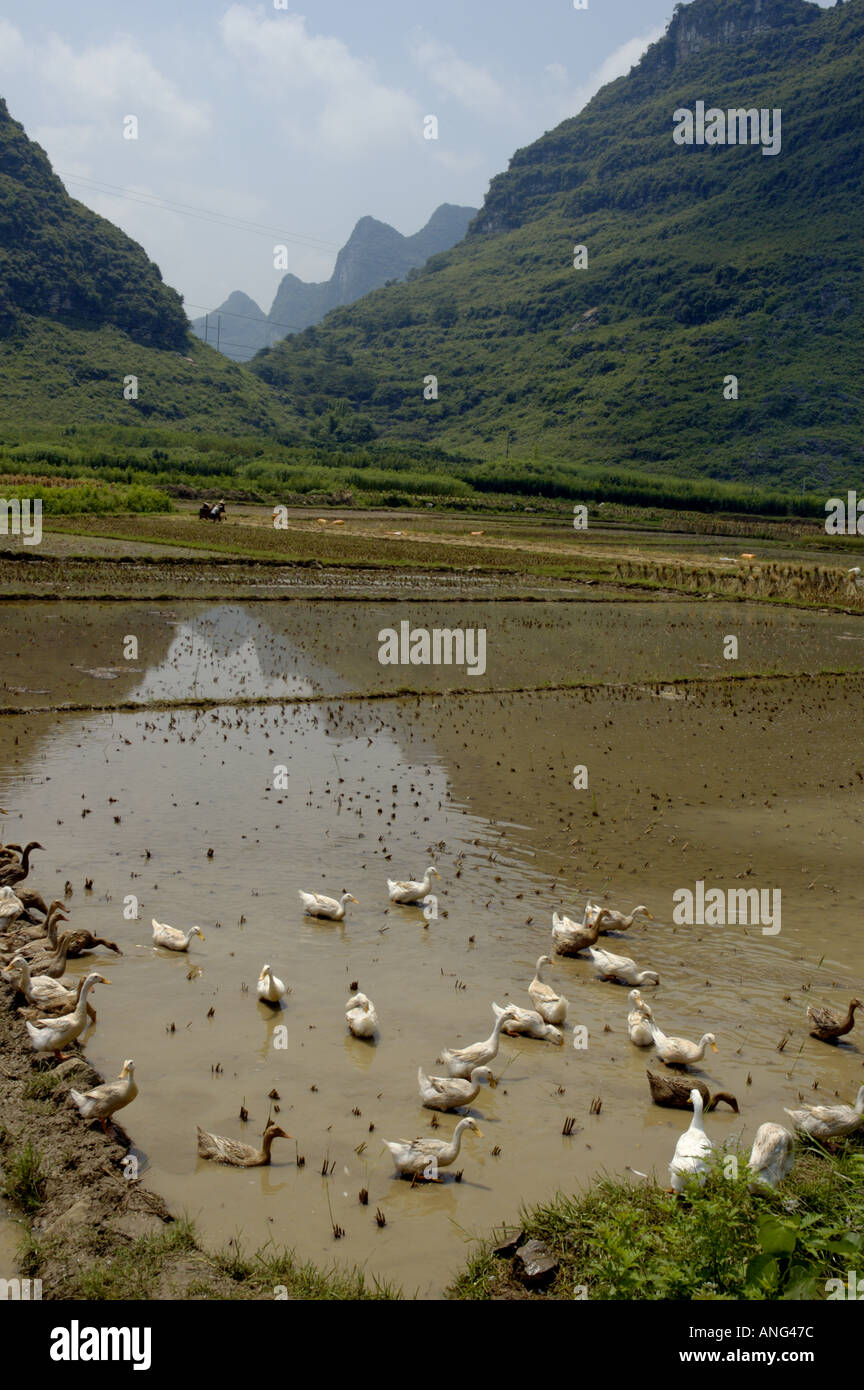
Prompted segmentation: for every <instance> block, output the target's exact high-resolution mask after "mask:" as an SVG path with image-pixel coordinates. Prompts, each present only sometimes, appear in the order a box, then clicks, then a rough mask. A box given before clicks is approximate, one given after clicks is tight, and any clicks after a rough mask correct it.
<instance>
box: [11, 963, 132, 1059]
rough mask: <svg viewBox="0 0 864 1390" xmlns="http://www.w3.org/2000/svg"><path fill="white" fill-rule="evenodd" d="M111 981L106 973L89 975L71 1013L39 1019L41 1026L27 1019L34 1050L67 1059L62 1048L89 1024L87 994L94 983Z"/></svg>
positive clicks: (106, 983) (26, 1024) (99, 983)
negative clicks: (51, 1053) (106, 977)
mask: <svg viewBox="0 0 864 1390" xmlns="http://www.w3.org/2000/svg"><path fill="white" fill-rule="evenodd" d="M110 983H111V981H110V980H106V979H105V976H104V975H97V974H95V972H94V974H92V975H88V976H87V978H86V980H85V981H84V983H83V985H82V986H81V994H80V996H79V999H78V1003H77V1004H76V1005H75V1008H74V1009H73V1011H72V1013H71V1014H61V1015H60V1017H59V1018H43V1019H40V1020H39V1026H37V1025H36V1024H33V1023H31V1022H30V1020H29V1019H25V1026H26V1028H27V1032H28V1033H29V1034H30V1041H31V1043H32V1044H33V1050H34V1052H53V1053H54V1056H55V1057H56V1058H57V1060H58V1062H63V1061H65V1060H66V1055H65V1053H64V1052H63V1051H62V1048H64V1047H68V1046H69V1044H70V1043H72V1042H74V1041H75V1039H76V1038H77V1037H78V1035H79V1034H80V1033H83V1032H84V1029H85V1027H86V1026H87V995H88V994H89V993H90V990H91V989H92V988H93V986H94V985H110Z"/></svg>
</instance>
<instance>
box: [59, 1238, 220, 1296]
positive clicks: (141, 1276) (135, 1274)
mask: <svg viewBox="0 0 864 1390" xmlns="http://www.w3.org/2000/svg"><path fill="white" fill-rule="evenodd" d="M196 1249H197V1245H196V1240H195V1232H194V1229H193V1227H192V1224H191V1223H190V1222H188V1221H182V1220H181V1221H175V1222H172V1224H171V1225H170V1226H169V1227H168V1228H167V1230H165V1231H164V1232H163V1231H160V1232H158V1234H156V1235H152V1236H142V1237H140V1239H138V1240H136V1241H133V1242H132V1243H131V1244H130V1245H128V1246H126V1247H125V1248H123V1249H121V1250H119V1251H115V1252H114V1253H113V1254H109V1255H102V1256H101V1257H100V1258H99V1259H98V1260H97V1261H95V1263H93V1264H92V1265H90V1266H85V1267H84V1268H83V1269H82V1270H81V1271H80V1272H77V1273H76V1274H74V1275H73V1276H72V1288H71V1290H69V1291H67V1292H66V1294H65V1296H66V1297H69V1298H80V1299H87V1300H88V1301H91V1300H93V1301H100V1302H104V1301H108V1300H110V1301H116V1300H120V1301H125V1300H128V1299H135V1298H152V1297H153V1294H154V1291H155V1289H156V1287H157V1284H158V1281H159V1277H160V1275H161V1273H162V1270H163V1267H164V1266H165V1264H166V1262H167V1261H168V1260H170V1259H172V1258H174V1257H175V1256H178V1255H186V1254H192V1253H193V1252H194V1251H195V1250H196Z"/></svg>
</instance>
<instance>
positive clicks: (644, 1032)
mask: <svg viewBox="0 0 864 1390" xmlns="http://www.w3.org/2000/svg"><path fill="white" fill-rule="evenodd" d="M627 998H628V999H629V1000H630V1003H631V1005H632V1008H631V1010H630V1012H629V1014H628V1015H627V1033H628V1035H629V1037H630V1041H631V1042H632V1043H635V1044H636V1046H637V1047H650V1046H651V1044H652V1042H653V1041H654V1039H653V1037H652V1032H651V1020H652V1018H653V1017H654V1015H653V1013H652V1011H651V1005H650V1004H646V1002H645V1000H644V999H643V998H642V995H641V994H640V993H639V991H638V989H631V991H630V993H629V994H628V996H627Z"/></svg>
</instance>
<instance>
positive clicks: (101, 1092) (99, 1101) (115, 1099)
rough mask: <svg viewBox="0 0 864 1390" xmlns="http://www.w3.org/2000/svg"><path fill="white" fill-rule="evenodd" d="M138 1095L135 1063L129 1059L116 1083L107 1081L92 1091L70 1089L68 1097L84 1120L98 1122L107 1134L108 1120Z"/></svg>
mask: <svg viewBox="0 0 864 1390" xmlns="http://www.w3.org/2000/svg"><path fill="white" fill-rule="evenodd" d="M137 1094H138V1087H137V1085H136V1084H135V1063H134V1062H133V1061H132V1059H131V1058H129V1059H128V1060H127V1061H125V1062H124V1063H123V1070H122V1071H121V1072H120V1076H119V1078H118V1080H117V1081H107V1082H106V1083H105V1085H104V1086H94V1088H93V1090H92V1091H85V1092H84V1093H83V1094H82V1093H81V1091H76V1090H74V1089H72V1088H71V1087H70V1089H69V1095H70V1097H71V1099H72V1100H73V1101H74V1102H75V1104H76V1105H77V1107H78V1113H79V1115H80V1116H81V1117H82V1119H84V1120H98V1121H99V1123H100V1124H101V1126H102V1128H103V1129H104V1131H105V1133H106V1134H107V1133H108V1119H109V1116H111V1115H113V1114H114V1113H115V1112H116V1111H117V1110H122V1109H123V1107H124V1105H130V1104H131V1103H132V1101H133V1100H134V1099H135V1097H136V1096H137Z"/></svg>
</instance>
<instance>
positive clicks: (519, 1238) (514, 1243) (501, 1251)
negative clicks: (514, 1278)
mask: <svg viewBox="0 0 864 1390" xmlns="http://www.w3.org/2000/svg"><path fill="white" fill-rule="evenodd" d="M526 1239H527V1237H526V1235H525V1232H524V1231H517V1233H516V1235H515V1236H511V1238H510V1240H505V1241H503V1242H502V1243H501V1244H500V1245H496V1247H495V1249H494V1250H493V1251H492V1254H493V1255H497V1256H498V1257H499V1259H502V1260H508V1259H509V1258H510V1256H511V1255H515V1254H516V1251H517V1250H518V1249H519V1246H520V1245H524V1243H525V1241H526Z"/></svg>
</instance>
